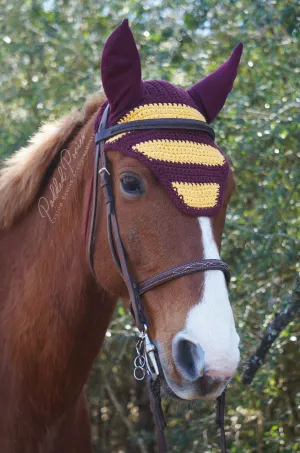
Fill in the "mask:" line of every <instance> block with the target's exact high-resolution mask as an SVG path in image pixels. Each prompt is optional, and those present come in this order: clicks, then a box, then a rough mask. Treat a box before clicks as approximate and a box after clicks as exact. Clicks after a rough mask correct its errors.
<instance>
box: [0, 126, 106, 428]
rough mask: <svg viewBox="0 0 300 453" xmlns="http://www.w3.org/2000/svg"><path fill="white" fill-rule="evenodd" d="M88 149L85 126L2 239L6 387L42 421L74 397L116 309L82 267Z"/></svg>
mask: <svg viewBox="0 0 300 453" xmlns="http://www.w3.org/2000/svg"><path fill="white" fill-rule="evenodd" d="M93 143H94V141H93V121H92V120H91V121H89V123H88V124H87V125H86V126H85V127H84V128H83V129H82V131H80V132H79V134H78V135H77V137H76V138H75V140H73V141H72V143H70V144H69V145H68V149H67V150H66V151H65V152H64V156H63V158H62V159H61V161H60V163H59V164H58V166H57V168H56V170H55V171H54V173H53V175H52V176H51V177H50V179H49V181H48V183H47V186H46V187H45V188H44V190H43V192H42V194H41V198H40V201H39V203H34V204H33V206H32V208H31V209H30V211H29V212H28V213H27V215H26V217H25V218H24V219H23V220H22V221H21V222H18V224H16V225H15V226H14V228H12V229H11V230H10V232H9V233H8V234H7V237H6V239H5V240H6V244H10V248H9V250H10V255H9V256H10V258H9V266H6V268H7V269H8V268H10V271H11V270H12V269H14V270H13V276H12V278H13V281H14V287H13V288H10V290H9V291H7V292H8V293H9V298H8V300H7V302H6V304H5V307H4V311H3V314H2V319H3V317H5V319H6V332H5V335H6V344H7V345H8V347H9V349H8V350H7V353H8V355H9V360H8V361H9V362H10V364H11V367H12V369H13V370H14V371H13V373H12V376H11V380H10V382H11V385H12V386H14V394H15V395H17V396H18V398H17V401H18V405H19V406H20V405H22V400H23V398H24V401H25V399H26V401H27V402H28V401H32V407H31V409H32V411H34V412H35V413H37V414H39V417H41V420H42V419H44V421H45V419H46V420H49V421H50V420H53V419H55V418H56V417H57V416H58V415H60V414H62V413H64V411H65V410H66V408H67V407H68V406H69V405H70V404H71V403H72V402H73V401H74V400H75V399H76V397H77V395H78V394H79V393H80V391H81V389H82V387H83V385H84V383H85V381H86V379H87V376H88V373H89V371H90V368H91V366H92V363H93V361H94V359H95V357H96V355H97V352H98V351H99V348H100V347H101V345H102V342H103V339H104V336H105V332H106V330H107V327H108V324H109V321H110V319H111V316H112V313H113V309H114V306H115V300H114V299H113V298H111V297H110V296H109V295H108V294H107V293H106V292H105V291H104V290H102V289H101V288H99V287H98V286H97V285H96V282H95V280H94V277H93V276H92V274H91V272H90V270H89V267H88V264H87V259H86V251H85V244H84V229H85V220H86V212H87V206H88V199H89V192H90V181H91V178H92V167H93V152H94V144H93ZM70 156H71V157H70ZM63 159H65V160H64V161H63ZM80 161H81V164H80ZM68 162H69V163H68ZM59 189H60V190H59ZM41 200H42V201H41ZM47 203H48V205H47ZM46 206H48V207H47V210H46V209H45V207H46ZM46 211H47V213H46ZM100 234H101V232H100ZM103 234H104V232H103ZM104 258H105V257H104ZM6 277H7V278H6V282H9V279H10V278H11V276H8V275H7V276H6ZM6 288H7V290H8V288H9V283H8V284H7V285H6ZM0 322H1V319H0ZM4 338H5V337H4ZM0 340H1V334H0ZM2 341H3V343H4V341H5V340H4V339H3V338H2ZM1 368H2V370H3V369H5V366H3V367H1ZM1 368H0V371H1ZM0 375H1V372H0ZM20 375H22V380H20V379H19V376H20ZM0 393H1V392H0ZM29 395H30V396H29ZM15 399H16V396H15ZM27 406H28V404H27ZM21 413H22V414H23V419H24V412H23V411H21ZM22 423H24V420H23V422H22Z"/></svg>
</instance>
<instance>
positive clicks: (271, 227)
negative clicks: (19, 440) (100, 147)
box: [0, 0, 300, 453]
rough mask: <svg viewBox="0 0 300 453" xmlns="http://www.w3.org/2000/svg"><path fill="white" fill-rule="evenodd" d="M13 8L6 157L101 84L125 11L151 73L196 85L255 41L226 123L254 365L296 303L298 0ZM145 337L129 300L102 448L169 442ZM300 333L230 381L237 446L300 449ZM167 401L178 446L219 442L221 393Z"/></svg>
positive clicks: (221, 139)
mask: <svg viewBox="0 0 300 453" xmlns="http://www.w3.org/2000/svg"><path fill="white" fill-rule="evenodd" d="M0 5H1V6H0V8H1V10H0V30H1V32H0V40H1V46H0V56H1V74H0V84H1V91H0V96H1V104H0V115H1V129H2V130H1V135H0V156H1V157H3V156H6V155H9V154H10V153H11V152H12V151H13V150H15V149H17V148H19V147H20V146H21V145H23V144H24V143H25V142H26V140H27V139H28V137H29V136H30V135H31V134H32V133H33V132H34V131H36V129H37V128H38V126H39V124H40V123H41V121H45V120H47V119H52V118H56V117H58V116H59V115H61V114H62V113H65V112H67V111H69V110H70V109H71V108H72V107H73V106H81V105H82V104H83V102H84V100H85V98H86V97H87V95H88V94H91V93H93V92H95V91H98V90H99V89H100V75H99V64H98V62H99V57H100V55H101V51H102V48H103V44H104V42H105V40H106V38H107V37H108V35H109V34H110V33H111V31H112V30H113V29H114V28H115V27H116V26H117V25H118V24H119V23H120V21H121V20H122V19H124V18H126V17H128V18H129V20H130V23H131V25H132V28H133V31H134V34H135V37H136V41H137V43H139V48H140V53H141V56H142V64H143V74H144V78H152V79H153V78H162V79H165V80H169V81H172V82H173V83H175V84H179V85H183V86H189V85H190V84H191V83H194V82H196V81H198V80H199V79H200V78H201V77H202V76H204V75H206V74H207V73H208V72H209V71H211V70H213V69H215V68H216V67H217V66H218V65H219V64H221V63H222V62H223V61H224V60H225V59H226V58H227V57H228V56H229V54H230V52H231V50H232V48H233V47H234V45H236V44H237V43H238V42H239V41H243V43H244V46H245V50H244V55H243V58H242V63H241V67H240V72H239V77H238V80H237V81H236V83H235V89H234V92H233V93H232V95H231V96H230V98H229V100H228V103H227V107H226V108H225V109H224V111H223V113H222V115H221V116H220V118H219V119H218V120H217V121H216V122H215V129H216V131H217V137H218V143H219V144H220V145H221V146H222V148H223V149H224V150H225V152H226V153H227V154H228V155H229V156H230V158H231V160H232V163H233V166H234V168H235V174H236V178H237V182H238V186H237V191H236V194H235V195H234V197H233V199H232V201H231V206H230V210H229V213H228V218H227V225H226V230H225V239H224V245H223V257H224V259H225V260H226V261H228V262H229V264H230V265H231V268H232V275H233V279H232V285H231V300H232V305H233V307H234V312H235V317H236V321H237V326H238V330H239V332H240V334H241V338H242V345H241V348H242V358H243V362H242V365H241V371H242V368H243V366H244V364H245V363H246V361H247V357H249V354H250V353H251V352H252V351H253V350H254V349H255V347H256V346H258V344H259V342H260V337H261V336H262V334H263V332H264V328H265V326H266V325H267V324H268V322H269V321H270V319H271V318H272V316H273V314H274V312H275V311H276V310H277V309H283V308H284V307H285V305H286V304H287V301H288V299H289V297H290V294H291V292H292V290H293V285H294V281H295V278H296V274H297V271H299V268H298V269H297V257H298V253H299V240H300V238H299V180H300V175H299V160H298V161H297V152H298V143H299V138H300V137H299V123H300V118H299V116H300V115H299V106H300V91H299V22H297V20H299V3H298V1H297V0H289V1H284V0H268V1H263V0H255V1H250V0H239V1H232V0H218V1H216V0H172V1H171V0H165V1H164V2H161V1H159V0H144V1H142V2H138V1H135V0H110V1H109V2H104V1H103V0H97V1H96V0H87V1H80V0H45V1H41V0H31V1H29V0H24V1H22V2H20V1H15V0H11V1H9V2H7V1H5V0H1V3H0ZM297 14H298V17H297ZM298 157H299V155H298ZM297 205H298V211H297ZM297 235H298V236H297ZM133 335H134V331H133V329H132V328H131V321H130V318H129V317H128V315H127V314H125V313H124V311H123V308H122V307H121V306H120V307H119V308H118V311H117V314H116V317H115V319H114V321H113V323H112V325H111V327H110V330H109V332H108V333H107V337H106V343H105V345H104V348H103V352H102V355H101V357H100V358H99V359H98V361H97V362H96V364H95V367H94V369H93V371H92V373H91V377H90V381H89V384H88V388H87V390H88V395H89V402H90V408H91V416H92V422H93V439H94V445H95V452H101V453H110V452H114V453H117V452H118V453H123V452H126V453H127V452H131V453H135V452H149V453H151V452H154V451H155V448H156V447H155V442H154V436H153V423H152V417H151V414H150V412H149V406H148V401H147V395H146V391H145V386H144V385H143V384H141V383H136V382H135V381H134V379H133V377H132V359H133V345H134V340H133V338H132V336H133ZM299 342H300V329H299V324H298V323H297V322H296V320H295V322H294V323H292V324H290V325H289V327H288V328H287V330H286V331H284V332H283V334H282V335H281V337H280V339H279V340H278V341H277V342H276V344H275V346H274V347H273V349H272V352H271V354H270V355H269V356H268V358H267V361H266V364H265V365H264V367H263V368H262V369H261V370H260V372H259V373H258V375H257V376H256V378H255V380H254V382H253V383H252V385H251V387H245V386H243V384H242V383H241V377H240V375H238V377H237V378H236V379H235V381H234V382H233V383H232V384H231V386H230V387H231V388H230V391H229V392H228V412H227V418H226V425H227V432H228V437H229V451H231V452H233V453H235V452H236V453H242V452H251V453H254V452H255V453H256V452H257V453H261V452H266V453H269V452H272V453H277V452H284V453H291V452H299V451H300V415H299V407H300V386H299V382H300V366H299V363H300V352H299ZM165 407H166V413H167V418H168V420H169V423H168V429H167V433H168V441H169V445H170V446H171V448H170V451H171V452H172V453H175V452H176V453H179V452H184V453H186V452H190V453H192V452H197V453H201V452H218V451H219V450H218V442H219V439H218V435H217V431H216V427H215V425H214V408H213V406H212V405H211V404H204V403H201V404H200V403H199V404H198V405H196V406H192V405H191V406H189V407H186V406H181V405H180V406H174V404H171V403H170V401H166V402H165Z"/></svg>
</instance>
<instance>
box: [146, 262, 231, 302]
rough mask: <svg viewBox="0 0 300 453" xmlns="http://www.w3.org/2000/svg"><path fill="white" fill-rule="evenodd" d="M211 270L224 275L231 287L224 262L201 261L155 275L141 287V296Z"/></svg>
mask: <svg viewBox="0 0 300 453" xmlns="http://www.w3.org/2000/svg"><path fill="white" fill-rule="evenodd" d="M211 270H215V271H216V270H219V271H222V272H223V273H224V276H225V279H226V283H227V285H229V281H230V271H229V267H228V266H227V264H226V263H224V261H221V260H213V259H211V260H200V261H192V262H190V263H185V264H181V265H180V266H177V267H173V268H172V269H168V270H166V271H164V272H161V273H160V274H157V275H155V276H154V277H151V278H148V280H145V281H144V282H142V283H141V284H140V285H139V293H140V295H142V294H144V293H145V292H147V291H149V290H150V289H153V288H155V287H156V286H159V285H162V284H163V283H166V282H169V281H171V280H174V279H176V278H179V277H183V276H184V275H190V274H194V273H195V272H204V271H211Z"/></svg>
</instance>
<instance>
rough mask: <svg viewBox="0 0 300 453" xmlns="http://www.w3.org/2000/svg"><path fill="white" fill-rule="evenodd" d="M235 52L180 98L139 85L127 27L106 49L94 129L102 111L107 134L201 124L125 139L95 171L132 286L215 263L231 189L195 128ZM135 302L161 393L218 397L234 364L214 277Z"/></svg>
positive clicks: (101, 251) (108, 271) (115, 284)
mask: <svg viewBox="0 0 300 453" xmlns="http://www.w3.org/2000/svg"><path fill="white" fill-rule="evenodd" d="M241 53H242V45H241V44H240V45H238V46H237V47H236V48H235V50H234V51H233V53H232V55H231V57H230V58H229V59H228V60H227V61H226V62H225V63H224V64H223V65H222V66H221V67H220V68H219V69H217V70H216V71H214V72H213V73H212V74H210V75H209V76H207V77H206V78H204V79H203V80H201V81H200V82H198V83H196V84H195V85H194V86H192V87H191V88H190V89H188V90H184V89H182V88H178V87H175V86H173V85H171V84H170V83H167V82H164V81H159V80H151V81H143V80H142V75H141V63H140V57H139V53H138V50H137V47H136V44H135V41H134V38H133V35H132V33H131V31H130V28H129V26H128V23H127V21H124V22H123V23H122V24H121V25H120V26H119V27H118V28H117V29H116V30H115V31H114V32H113V34H112V35H111V36H110V38H109V39H108V41H107V43H106V46H105V48H104V51H103V56H102V63H101V72H102V81H103V87H104V91H105V94H106V96H107V102H106V103H105V104H104V106H103V107H102V108H101V110H100V112H99V115H98V117H97V121H96V130H98V127H99V122H100V121H101V118H102V116H103V114H104V110H105V108H106V106H107V105H109V108H110V111H109V116H108V119H107V125H108V127H113V126H115V125H126V124H127V123H130V124H133V123H131V122H136V121H138V122H143V121H148V120H153V119H157V120H161V121H162V122H163V121H166V120H172V119H181V120H188V121H196V122H197V121H198V122H201V124H204V126H203V128H202V130H187V129H180V128H179V129H176V128H174V127H173V128H168V127H166V126H164V127H161V128H158V129H151V128H149V129H147V130H145V129H143V128H142V129H141V130H137V129H134V130H127V131H126V130H125V132H120V133H119V134H117V135H114V136H112V137H111V138H108V139H106V142H105V155H106V156H107V159H108V162H109V164H108V168H105V169H104V170H105V171H107V173H109V174H110V176H111V181H112V186H113V194H114V209H115V212H116V215H117V219H118V228H119V234H120V239H121V241H122V246H123V247H124V251H125V252H124V253H125V256H126V260H127V263H128V268H129V271H130V275H131V276H132V277H133V279H134V281H136V282H143V281H145V280H147V279H149V278H151V277H153V276H155V275H157V274H161V273H163V272H164V271H166V270H168V269H173V268H176V266H178V265H184V263H191V262H196V261H199V260H220V248H221V240H222V233H223V228H224V222H225V215H226V209H227V205H228V202H229V200H230V197H231V195H232V193H233V190H234V187H235V182H234V176H233V172H232V170H231V168H230V165H229V162H228V159H227V158H226V156H225V155H224V153H223V152H222V150H221V149H220V148H219V147H218V146H217V145H216V143H215V141H214V139H213V136H212V134H209V133H208V132H209V130H210V129H209V127H208V126H207V127H206V128H205V125H208V124H209V123H211V122H212V121H213V120H214V119H215V117H216V116H217V114H218V113H219V112H220V110H221V109H222V107H223V105H224V103H225V101H226V98H227V96H228V94H229V92H230V91H231V89H232V86H233V82H234V79H235V77H236V75H237V68H238V64H239V60H240V57H241ZM101 170H103V169H101ZM99 203H100V202H99ZM100 209H101V207H100V206H99V210H100ZM102 217H103V216H102ZM102 222H103V218H102ZM103 228H109V226H108V227H106V226H103ZM99 231H100V230H99ZM99 231H98V233H97V231H96V241H95V250H94V258H93V259H94V264H95V273H96V277H97V280H98V282H99V283H100V284H101V286H102V287H103V288H104V289H105V290H106V291H107V292H108V293H111V294H115V295H117V296H118V297H121V298H122V299H123V300H124V301H125V303H127V304H128V305H129V297H128V291H127V289H128V288H127V287H126V284H125V283H124V280H123V279H122V277H121V275H120V273H119V271H118V268H117V266H116V265H115V264H114V263H113V262H112V258H111V256H110V253H109V249H108V245H107V244H104V240H103V237H101V238H100V236H99V235H100V233H99ZM104 256H105V257H106V259H105V260H103V257H104ZM181 269H183V267H181ZM141 303H142V306H143V311H144V312H145V313H146V316H147V320H148V321H149V328H148V333H149V337H150V338H151V340H152V342H153V343H154V344H155V347H156V349H157V351H158V359H159V368H160V375H161V378H162V380H163V381H164V387H165V390H166V392H167V393H169V394H171V395H173V396H176V397H178V398H181V399H184V400H193V399H201V398H215V397H216V396H219V395H220V394H221V393H222V391H223V390H224V388H225V387H226V385H227V383H228V381H229V380H230V379H231V378H232V377H233V375H234V374H235V372H236V369H237V366H238V363H239V348H238V346H239V336H238V334H237V332H236V328H235V323H234V317H233V313H232V309H231V305H230V302H229V297H228V290H227V285H226V280H225V277H224V274H223V272H222V271H221V270H213V269H210V268H208V270H206V271H205V272H199V273H193V274H192V275H185V276H181V277H180V278H177V279H176V280H172V281H167V282H166V283H164V284H161V285H159V286H157V287H153V288H152V289H150V290H149V291H148V292H146V293H145V294H143V295H142V297H141Z"/></svg>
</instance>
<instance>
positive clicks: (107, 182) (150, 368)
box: [88, 105, 230, 453]
mask: <svg viewBox="0 0 300 453" xmlns="http://www.w3.org/2000/svg"><path fill="white" fill-rule="evenodd" d="M108 116H109V105H107V106H106V108H105V110H104V113H103V115H102V118H101V121H100V124H99V127H98V132H97V133H96V136H95V143H96V151H95V161H94V174H93V186H92V205H91V222H90V231H89V238H88V261H89V264H90V267H91V270H92V272H93V274H94V276H95V277H96V274H95V270H94V259H93V258H94V239H95V238H94V236H95V228H96V224H97V200H98V185H99V179H100V186H101V188H102V191H103V194H104V201H105V205H106V219H107V232H108V240H109V245H110V250H111V254H112V257H113V260H114V262H115V264H116V266H117V267H118V270H119V272H120V274H121V276H122V278H123V280H124V282H125V284H126V287H127V290H128V293H129V298H130V307H131V312H132V315H133V317H134V320H135V323H136V325H137V327H138V329H139V330H140V332H141V337H140V338H139V340H138V342H137V345H136V351H137V357H136V358H135V361H134V365H135V370H134V376H135V378H136V379H138V380H142V379H143V378H144V377H145V375H146V374H147V383H148V389H149V399H150V404H151V408H152V411H153V414H154V419H155V423H156V428H157V440H158V447H159V453H166V452H167V445H166V440H165V436H164V428H165V425H166V424H165V420H164V416H163V412H162V408H161V398H160V382H159V379H158V376H159V369H158V365H157V361H156V357H155V353H156V348H155V346H154V345H153V344H152V342H151V341H150V339H149V336H148V334H147V330H148V327H149V320H148V318H147V315H146V313H145V311H144V308H143V305H142V303H141V296H142V295H143V294H145V293H146V292H147V291H150V290H151V289H153V288H155V287H157V286H159V285H162V284H163V283H166V282H169V281H171V280H174V279H177V278H180V277H183V276H185V275H190V274H194V273H196V272H204V271H208V270H219V271H222V272H223V273H224V276H225V279H226V282H227V285H228V284H229V281H230V272H229V267H228V265H227V264H226V263H224V261H222V260H217V259H203V260H199V261H193V262H189V263H184V264H181V265H179V266H177V267H175V268H172V269H168V270H166V271H164V272H161V273H160V274H157V275H155V276H154V277H151V278H149V279H148V280H145V281H143V282H142V283H140V284H138V283H137V282H135V280H134V278H133V276H132V275H131V273H130V271H129V267H128V260H127V257H126V253H125V250H124V247H123V244H122V240H121V236H120V231H119V226H118V220H117V214H116V209H115V203H114V195H113V188H112V179H111V175H110V172H109V169H108V158H107V156H106V153H105V150H104V145H105V140H107V139H108V138H111V137H114V136H115V135H117V134H121V133H123V132H130V131H137V130H146V129H147V130H150V129H151V130H152V129H184V130H194V131H195V130H196V131H201V132H206V133H207V134H209V135H210V137H211V138H212V139H214V138H215V134H214V130H213V129H212V127H211V126H209V125H208V124H206V123H204V122H202V121H199V120H187V119H180V118H170V119H168V118H167V119H152V120H151V119H149V120H142V121H130V122H127V123H123V124H119V125H116V126H112V127H109V126H108ZM224 405H225V391H224V392H223V393H222V395H221V396H220V397H219V398H217V416H216V423H217V424H218V425H219V426H220V430H221V453H226V439H225V431H224Z"/></svg>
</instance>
